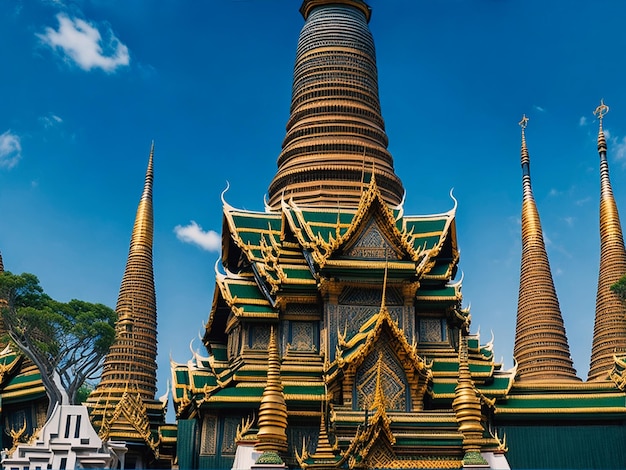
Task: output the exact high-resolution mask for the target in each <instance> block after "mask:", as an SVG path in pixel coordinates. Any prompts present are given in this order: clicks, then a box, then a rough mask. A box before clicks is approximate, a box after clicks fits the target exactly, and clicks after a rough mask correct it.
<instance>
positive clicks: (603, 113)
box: [593, 98, 609, 152]
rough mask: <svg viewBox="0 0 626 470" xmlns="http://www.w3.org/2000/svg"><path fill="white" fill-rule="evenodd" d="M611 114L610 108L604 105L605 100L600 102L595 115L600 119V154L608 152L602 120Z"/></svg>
mask: <svg viewBox="0 0 626 470" xmlns="http://www.w3.org/2000/svg"><path fill="white" fill-rule="evenodd" d="M608 112H609V107H608V106H607V105H606V104H604V98H603V99H601V100H600V105H599V106H598V107H597V108H596V109H595V111H594V112H593V114H594V115H595V116H596V117H597V118H598V121H600V123H599V128H598V152H606V138H605V137H604V129H602V119H603V118H604V116H606V114H607V113H608Z"/></svg>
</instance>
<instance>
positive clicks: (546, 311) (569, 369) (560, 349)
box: [513, 115, 579, 380]
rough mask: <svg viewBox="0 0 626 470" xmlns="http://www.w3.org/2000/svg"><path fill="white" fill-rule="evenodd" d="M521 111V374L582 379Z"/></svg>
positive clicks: (518, 347) (517, 340)
mask: <svg viewBox="0 0 626 470" xmlns="http://www.w3.org/2000/svg"><path fill="white" fill-rule="evenodd" d="M527 123H528V118H527V117H526V115H524V117H522V120H521V121H520V123H519V124H520V126H521V128H522V149H521V160H522V185H523V197H522V263H521V274H520V286H519V300H518V304H517V327H516V331H515V348H514V351H513V356H514V357H515V360H516V361H517V363H518V369H517V370H518V378H519V380H579V379H578V378H577V377H576V371H575V370H574V367H573V364H572V359H571V357H570V350H569V345H568V343H567V336H566V334H565V326H564V325H563V317H562V316H561V310H560V308H559V300H558V298H557V296H556V290H555V289H554V282H553V280H552V273H551V271H550V263H549V261H548V254H547V252H546V247H545V244H544V240H543V232H542V230H541V221H540V219H539V212H538V211H537V206H536V204H535V199H534V197H533V192H532V187H531V183H530V156H529V154H528V148H527V147H526V125H527Z"/></svg>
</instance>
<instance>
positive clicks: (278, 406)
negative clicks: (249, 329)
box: [254, 326, 287, 463]
mask: <svg viewBox="0 0 626 470" xmlns="http://www.w3.org/2000/svg"><path fill="white" fill-rule="evenodd" d="M267 353H268V368H267V383H266V385H265V390H263V396H262V397H261V406H260V408H259V432H258V433H257V439H258V443H257V444H256V445H255V446H254V449H255V450H257V451H260V452H263V453H264V454H265V453H269V454H278V453H280V452H285V451H286V450H287V404H286V402H285V394H284V393H283V384H282V381H281V379H280V355H279V352H278V342H277V341H276V330H275V328H274V327H273V326H272V330H271V332H270V342H269V345H268V348H267ZM259 459H263V455H261V457H259ZM262 462H263V463H268V462H265V461H264V460H262ZM257 463H260V462H259V461H257Z"/></svg>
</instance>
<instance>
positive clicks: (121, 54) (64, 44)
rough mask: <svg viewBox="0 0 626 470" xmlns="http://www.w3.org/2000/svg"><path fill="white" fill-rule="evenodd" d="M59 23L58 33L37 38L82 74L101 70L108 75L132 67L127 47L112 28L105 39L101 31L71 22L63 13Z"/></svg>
mask: <svg viewBox="0 0 626 470" xmlns="http://www.w3.org/2000/svg"><path fill="white" fill-rule="evenodd" d="M57 19H58V20H59V29H58V31H57V30H55V29H53V28H46V31H45V33H44V34H37V36H38V37H39V39H41V41H42V42H43V43H44V44H47V45H48V46H50V47H51V48H52V49H55V50H56V49H57V48H58V49H60V51H61V52H62V53H63V55H64V59H65V60H68V61H72V62H74V63H76V65H78V66H79V67H80V68H81V69H83V70H91V69H95V68H100V69H102V70H104V71H105V72H113V71H114V70H115V69H116V68H118V67H122V66H125V65H128V64H129V63H130V55H129V53H128V47H126V46H125V45H124V44H122V43H121V42H120V40H119V39H117V37H115V35H114V34H113V32H112V31H111V29H110V28H109V29H107V30H106V31H105V35H104V36H105V37H104V38H103V36H102V35H101V34H100V31H98V28H96V27H95V26H93V25H92V24H90V23H88V22H87V21H85V20H81V19H80V18H74V19H72V18H70V17H69V16H67V15H65V14H63V13H60V14H58V15H57Z"/></svg>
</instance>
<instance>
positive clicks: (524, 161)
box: [519, 114, 530, 167]
mask: <svg viewBox="0 0 626 470" xmlns="http://www.w3.org/2000/svg"><path fill="white" fill-rule="evenodd" d="M519 125H520V127H521V128H522V167H523V166H524V165H525V164H530V157H529V156H528V148H526V126H527V125H528V118H527V117H526V115H525V114H524V115H523V116H522V120H521V121H520V122H519Z"/></svg>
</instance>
